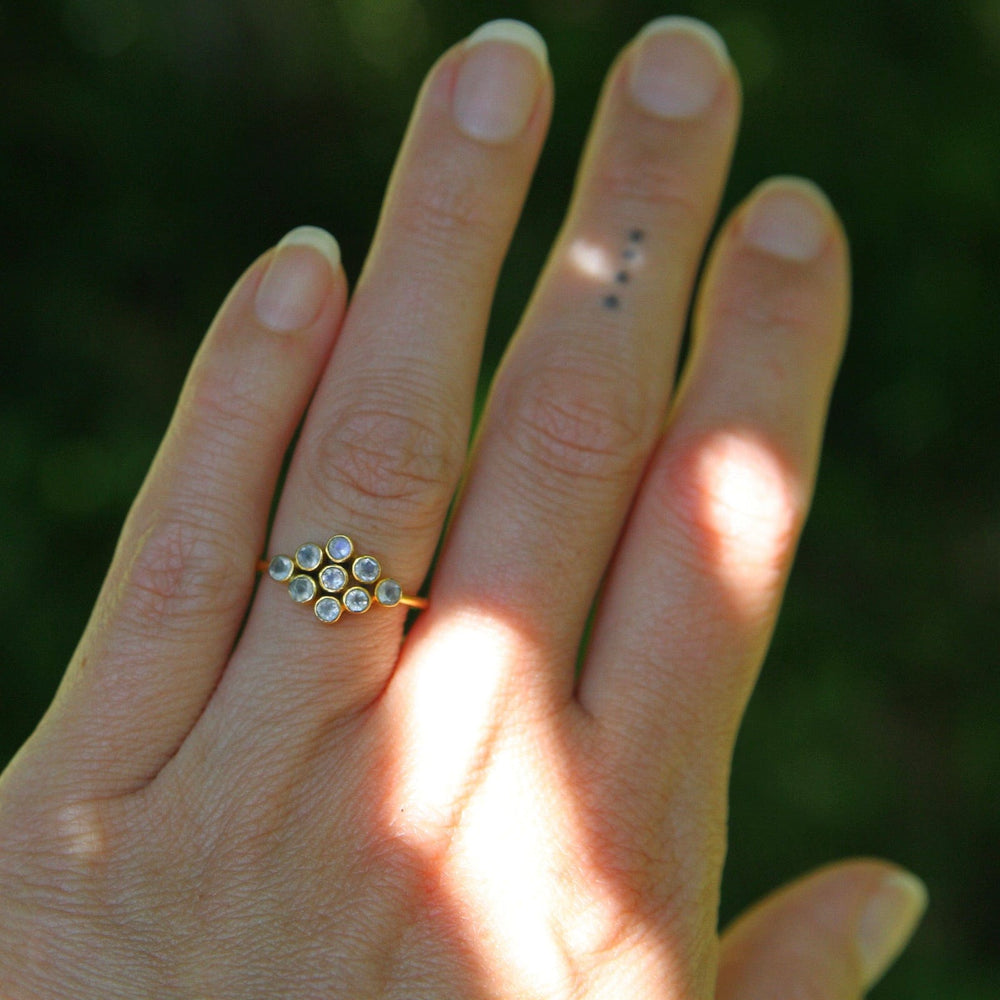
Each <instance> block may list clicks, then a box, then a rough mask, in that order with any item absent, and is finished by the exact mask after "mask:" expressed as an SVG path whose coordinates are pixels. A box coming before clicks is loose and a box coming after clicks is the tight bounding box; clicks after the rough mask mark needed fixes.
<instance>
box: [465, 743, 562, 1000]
mask: <svg viewBox="0 0 1000 1000" xmlns="http://www.w3.org/2000/svg"><path fill="white" fill-rule="evenodd" d="M532 756H534V755H533V754H530V752H529V753H517V752H514V751H512V750H511V749H510V748H505V752H502V753H501V754H499V755H497V756H496V757H495V758H494V759H493V761H492V762H491V766H490V771H489V776H488V778H487V779H486V781H485V783H484V785H483V787H482V788H481V789H480V790H479V793H478V794H477V795H476V796H475V798H474V800H473V801H472V802H471V803H470V804H469V807H468V809H467V811H466V813H465V815H464V816H463V824H462V829H461V831H460V833H459V838H458V840H457V841H456V843H455V845H454V848H453V854H454V858H455V863H454V867H453V875H457V876H458V881H459V882H460V884H461V885H463V886H465V887H466V906H467V908H468V911H469V916H470V918H471V920H472V923H471V924H470V926H474V927H476V928H478V932H479V934H480V935H481V940H482V944H483V947H484V950H485V951H486V952H487V954H488V955H489V959H490V964H491V965H492V966H493V967H502V968H504V969H505V973H506V977H507V982H509V983H517V985H518V986H519V987H520V992H521V993H523V994H524V995H525V996H561V995H562V994H563V992H564V988H565V986H566V984H567V982H568V981H569V979H570V978H571V974H572V969H571V968H569V967H568V964H567V956H566V954H565V952H564V949H563V948H561V947H560V944H559V941H558V940H557V939H556V936H555V928H556V927H558V923H557V919H556V918H557V914H556V913H553V912H552V910H553V907H554V906H557V903H558V901H557V899H556V898H555V897H554V895H553V893H552V888H553V886H554V885H558V879H557V877H556V873H555V872H553V871H552V870H550V869H551V868H552V866H553V865H554V864H555V863H556V860H557V859H556V858H554V857H553V856H552V855H553V850H552V846H551V841H552V837H553V831H554V830H560V829H565V825H564V823H565V820H564V821H563V822H560V821H559V820H560V817H559V816H558V812H559V806H560V804H559V803H558V802H557V801H554V800H553V799H554V798H555V797H549V798H548V801H545V797H544V790H543V787H542V779H541V775H540V774H539V768H538V767H537V765H536V763H535V761H533V760H532V759H529V758H530V757H532Z"/></svg>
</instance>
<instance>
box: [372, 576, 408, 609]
mask: <svg viewBox="0 0 1000 1000" xmlns="http://www.w3.org/2000/svg"><path fill="white" fill-rule="evenodd" d="M402 596H403V588H402V587H401V586H400V585H399V584H398V583H397V582H396V581H395V580H390V579H389V578H388V577H386V578H385V579H384V580H379V583H378V586H377V587H376V588H375V600H376V601H378V602H379V604H382V605H384V606H385V607H387V608H394V607H395V606H396V605H397V604H399V599H400V598H401V597H402Z"/></svg>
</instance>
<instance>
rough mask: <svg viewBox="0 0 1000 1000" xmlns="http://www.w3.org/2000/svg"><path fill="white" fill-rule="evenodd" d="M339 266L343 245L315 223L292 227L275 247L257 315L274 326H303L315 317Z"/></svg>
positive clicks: (257, 302)
mask: <svg viewBox="0 0 1000 1000" xmlns="http://www.w3.org/2000/svg"><path fill="white" fill-rule="evenodd" d="M339 267H340V247H339V246H338V244H337V241H336V240H335V239H334V238H333V237H332V236H331V235H330V234H329V233H328V232H327V231H326V230H325V229H319V228H317V227H316V226H299V227H298V229H293V230H292V231H291V232H290V233H289V234H288V235H287V236H285V237H284V239H282V240H281V242H280V243H278V245H277V247H276V248H275V252H274V257H273V259H272V260H271V266H270V267H269V268H268V269H267V273H266V274H265V275H264V277H263V279H262V280H261V283H260V286H259V287H258V289H257V298H256V300H255V302H254V308H255V309H256V311H257V318H258V319H259V320H260V321H261V323H263V324H264V325H265V326H268V327H270V328H271V329H272V330H278V331H280V332H288V331H290V330H301V329H303V328H304V327H307V326H309V324H310V323H311V322H312V321H313V320H314V319H315V318H316V316H317V315H318V314H319V311H320V309H321V308H322V305H323V300H324V299H325V298H326V295H327V293H328V291H329V289H330V278H331V273H332V272H335V271H336V270H337V268H339Z"/></svg>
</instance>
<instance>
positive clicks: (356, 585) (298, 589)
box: [267, 535, 403, 624]
mask: <svg viewBox="0 0 1000 1000" xmlns="http://www.w3.org/2000/svg"><path fill="white" fill-rule="evenodd" d="M267 572H268V575H269V576H270V577H271V579H272V580H276V581H277V582H278V583H284V584H287V585H288V593H289V596H290V597H291V598H292V600H293V601H295V602H296V603H297V604H312V607H313V612H314V614H315V615H316V617H317V618H318V619H319V620H320V621H321V622H324V623H325V624H331V623H333V622H335V621H337V620H339V619H340V618H341V617H342V616H343V614H344V612H347V613H349V614H354V615H360V614H364V612H366V611H367V610H368V609H369V608H371V607H372V606H373V605H375V604H381V605H382V606H383V607H387V608H392V607H395V606H396V605H397V604H399V602H400V600H401V599H402V596H403V588H402V587H401V586H400V585H399V583H398V582H397V581H395V580H393V579H392V578H391V577H387V576H383V575H382V564H381V563H380V562H379V561H378V559H376V558H375V557H374V556H369V555H355V553H354V542H352V541H351V539H350V538H348V536H347V535H334V536H333V537H332V538H331V539H330V540H329V541H328V542H327V543H326V545H317V544H316V543H315V542H306V544H305V545H300V546H299V547H298V548H297V549H296V550H295V555H294V556H275V557H274V558H273V559H272V560H271V561H270V562H269V563H268V567H267Z"/></svg>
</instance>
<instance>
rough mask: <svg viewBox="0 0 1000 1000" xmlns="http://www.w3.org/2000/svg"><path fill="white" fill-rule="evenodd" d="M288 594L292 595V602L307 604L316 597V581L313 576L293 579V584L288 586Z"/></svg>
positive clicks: (299, 576) (294, 577)
mask: <svg viewBox="0 0 1000 1000" xmlns="http://www.w3.org/2000/svg"><path fill="white" fill-rule="evenodd" d="M288 593H289V594H291V595H292V600H293V601H295V602H296V603H297V604H305V603H306V601H311V600H312V599H313V598H314V597H315V596H316V581H315V580H314V579H313V578H312V577H311V576H303V575H302V574H301V573H300V574H299V575H298V576H293V577H292V582H291V583H289V585H288Z"/></svg>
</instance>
